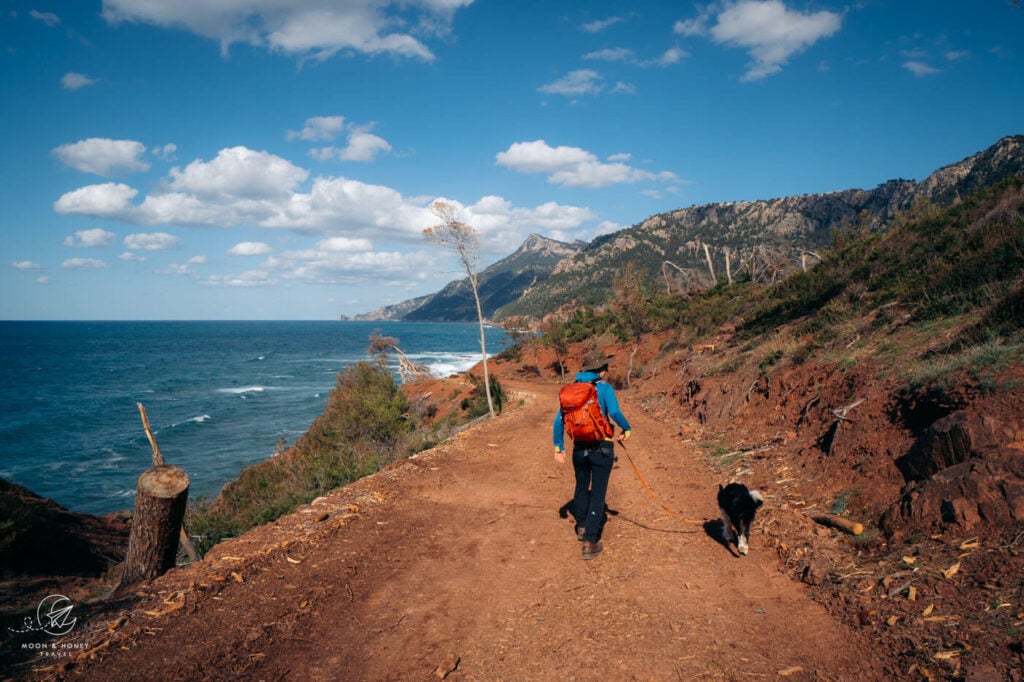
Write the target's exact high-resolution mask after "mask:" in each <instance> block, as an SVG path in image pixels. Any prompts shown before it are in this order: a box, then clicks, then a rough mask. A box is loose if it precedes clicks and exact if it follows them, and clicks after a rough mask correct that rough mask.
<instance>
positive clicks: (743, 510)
mask: <svg viewBox="0 0 1024 682" xmlns="http://www.w3.org/2000/svg"><path fill="white" fill-rule="evenodd" d="M762 504H764V498H763V497H761V493H759V492H757V491H756V490H750V489H748V488H747V486H745V485H743V484H742V483H730V484H729V485H727V486H725V487H724V488H723V487H722V484H721V483H719V484H718V510H719V511H720V512H721V513H722V528H723V531H724V533H725V542H726V544H729V543H731V542H732V541H733V540H735V541H736V547H737V548H738V549H739V551H740V554H743V555H744V556H746V554H747V550H748V545H747V541H748V540H749V539H750V524H751V523H753V522H754V514H755V513H757V508H758V507H760V506H761V505H762Z"/></svg>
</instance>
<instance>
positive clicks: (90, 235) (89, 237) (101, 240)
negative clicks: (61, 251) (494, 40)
mask: <svg viewBox="0 0 1024 682" xmlns="http://www.w3.org/2000/svg"><path fill="white" fill-rule="evenodd" d="M116 238H117V235H116V234H114V233H113V232H108V231H107V230H104V229H102V228H99V227H97V228H95V229H92V230H78V231H77V232H75V236H73V237H72V236H67V237H65V238H64V246H72V247H82V248H98V247H101V246H107V245H108V244H110V243H111V242H112V241H114V239H116Z"/></svg>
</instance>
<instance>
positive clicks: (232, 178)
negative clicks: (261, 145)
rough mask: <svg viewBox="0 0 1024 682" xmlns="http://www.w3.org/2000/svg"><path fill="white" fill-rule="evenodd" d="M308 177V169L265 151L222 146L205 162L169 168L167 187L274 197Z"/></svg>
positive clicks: (218, 195) (221, 196)
mask: <svg viewBox="0 0 1024 682" xmlns="http://www.w3.org/2000/svg"><path fill="white" fill-rule="evenodd" d="M307 177H309V171H307V170H305V169H303V168H299V167H298V166H295V165H293V164H292V163H291V162H290V161H287V160H285V159H282V158H281V157H280V156H275V155H273V154H270V153H267V152H257V151H253V150H251V149H247V148H245V147H231V148H230V149H222V150H220V152H218V153H217V158H215V159H214V160H213V161H210V162H209V163H207V162H204V161H193V162H192V163H190V164H189V165H188V166H186V167H185V169H184V170H181V169H178V168H172V169H171V182H170V187H171V189H173V190H176V191H181V192H184V193H186V194H189V195H192V196H195V197H201V198H207V199H213V200H231V199H253V200H259V199H274V198H281V197H284V196H287V195H288V193H289V192H291V191H292V190H293V189H294V188H295V186H296V185H298V184H299V183H301V182H304V181H305V180H306V178H307Z"/></svg>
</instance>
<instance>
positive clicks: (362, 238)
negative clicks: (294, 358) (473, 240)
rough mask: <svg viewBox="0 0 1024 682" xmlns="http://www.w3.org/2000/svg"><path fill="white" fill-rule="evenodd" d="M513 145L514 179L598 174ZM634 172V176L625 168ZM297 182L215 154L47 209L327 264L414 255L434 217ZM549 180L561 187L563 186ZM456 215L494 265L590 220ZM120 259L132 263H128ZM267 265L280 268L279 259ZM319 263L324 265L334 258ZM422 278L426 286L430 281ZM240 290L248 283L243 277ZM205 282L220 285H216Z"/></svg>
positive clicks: (153, 240) (168, 238) (488, 212)
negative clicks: (226, 237) (362, 255)
mask: <svg viewBox="0 0 1024 682" xmlns="http://www.w3.org/2000/svg"><path fill="white" fill-rule="evenodd" d="M520 144H522V145H527V147H526V148H521V147H516V146H513V147H510V149H509V151H508V152H505V153H504V154H505V156H503V157H502V158H506V156H507V159H506V161H505V163H506V164H508V165H509V166H510V167H514V168H515V169H516V170H519V171H521V172H544V173H548V174H555V173H558V172H562V173H568V174H570V175H571V173H572V172H573V171H575V172H576V173H577V174H581V173H582V172H583V171H582V169H581V167H582V166H583V164H586V163H588V162H589V163H591V164H595V165H597V166H598V167H600V166H603V165H606V164H601V163H600V162H598V161H597V160H596V158H595V157H594V156H593V155H592V154H589V153H588V152H585V151H584V150H580V149H574V148H569V147H555V148H550V147H547V145H546V144H544V143H543V141H538V143H520ZM531 144H532V145H533V146H532V149H531V148H530V146H529V145H531ZM616 158H617V159H619V160H621V159H623V158H624V157H621V156H617V157H616ZM616 163H618V161H616ZM634 172H635V173H643V172H642V171H635V169H634ZM626 174H628V167H627V171H626ZM669 175H671V174H669ZM644 177H655V176H654V175H653V174H647V175H645V176H644ZM307 178H308V172H307V171H306V170H304V169H302V168H299V167H297V166H295V165H293V164H291V163H290V162H288V161H286V160H284V159H281V158H280V157H276V156H274V155H271V154H268V153H266V152H253V151H252V150H248V149H245V148H233V149H229V150H222V151H221V152H220V153H219V154H218V155H217V157H216V158H215V159H213V160H209V161H206V160H197V161H194V162H193V163H191V164H189V165H188V166H186V167H185V168H184V169H179V168H175V169H172V170H171V172H170V174H169V176H168V177H167V178H166V179H164V180H163V181H161V182H159V183H155V184H154V185H153V189H152V190H151V191H150V193H149V195H148V196H144V197H143V198H142V199H141V201H136V197H137V195H138V194H139V193H138V191H137V190H135V189H134V188H132V187H129V186H128V185H125V184H120V183H106V184H100V185H88V186H85V187H81V188H79V189H76V190H73V191H70V192H68V193H67V194H65V195H63V196H62V197H60V198H59V199H58V200H57V201H56V202H55V204H54V209H55V210H56V211H57V212H59V213H63V214H75V215H85V216H90V217H97V218H113V219H117V220H120V221H123V222H126V223H129V224H134V225H144V226H158V225H174V226H181V225H196V226H208V227H215V228H217V229H230V228H232V227H236V226H240V225H244V226H248V227H261V228H266V229H283V230H290V231H292V232H295V233H298V234H301V235H315V236H317V237H319V239H320V241H319V243H318V244H317V247H316V250H317V251H318V252H321V253H324V254H335V256H337V257H340V256H342V255H344V254H352V253H355V252H361V251H365V252H371V251H372V245H373V243H375V242H377V241H384V242H392V243H396V244H404V245H406V247H407V248H415V249H416V250H417V251H421V250H423V236H422V230H423V228H425V227H427V226H428V225H432V224H433V223H435V222H436V217H435V216H434V215H433V214H432V213H430V211H429V210H428V206H429V204H430V198H429V197H406V196H403V195H402V194H401V193H400V192H398V191H397V190H395V189H393V188H391V187H387V186H383V185H375V184H369V183H366V182H361V181H359V180H354V179H351V178H347V177H317V178H314V179H313V180H312V181H311V182H310V183H309V184H308V186H307V185H306V183H305V180H306V179H307ZM559 181H560V182H564V183H565V184H569V183H570V182H571V181H572V178H569V177H566V178H565V179H564V180H563V179H559ZM460 206H461V205H460ZM462 208H464V209H465V218H466V220H467V222H469V223H470V224H472V225H474V226H475V227H477V228H478V229H480V231H481V247H482V252H484V253H494V254H497V255H502V256H503V255H507V254H508V253H509V252H510V251H511V250H512V249H515V248H516V247H517V246H518V245H519V243H521V242H522V240H523V239H525V238H526V237H527V236H528V235H529V234H530V233H532V232H536V231H538V230H541V231H543V230H547V229H550V230H555V229H557V230H578V229H580V227H581V225H582V224H583V223H585V222H588V221H592V220H594V218H595V217H596V216H595V215H594V214H593V213H592V212H591V211H590V210H589V209H586V208H582V207H577V206H566V205H561V204H557V203H554V202H550V203H547V204H543V205H541V206H537V207H533V208H530V207H513V206H512V205H511V204H510V203H509V202H507V201H506V200H504V199H500V198H497V197H485V198H484V199H481V200H480V201H479V202H477V203H476V204H472V205H468V206H464V207H462ZM123 241H124V245H125V247H126V252H127V254H134V253H138V252H146V251H152V250H159V249H169V248H174V247H175V246H178V245H179V243H180V240H179V239H178V238H177V237H175V236H173V235H171V234H167V233H164V232H149V231H147V232H140V233H137V234H129V235H127V236H126V237H124V240H123ZM264 248H266V249H268V251H269V247H267V246H266V245H265V244H263V242H257V241H253V242H242V243H241V244H236V245H235V246H234V247H232V248H231V250H230V251H229V253H230V254H231V255H265V254H266V252H264V251H263V249H264ZM123 258H125V259H132V260H134V259H135V258H134V257H133V256H123ZM271 258H277V259H278V260H280V259H281V258H282V256H280V255H278V256H272V257H271ZM268 260H270V259H268ZM293 260H294V259H293ZM329 260H331V262H334V260H336V258H334V257H332V259H329ZM346 262H348V261H346ZM406 275H408V277H406V278H405V279H406V280H408V278H409V277H415V276H416V271H409V272H407V273H406ZM427 275H428V276H429V277H431V278H432V277H434V276H435V273H434V272H433V271H432V272H430V273H427ZM274 276H275V277H277V276H283V275H280V273H278V274H275V275H274ZM244 281H246V282H247V283H249V284H251V283H252V281H253V280H250V279H249V278H246V279H245V280H244ZM255 281H258V282H260V283H266V282H267V281H268V279H264V278H256V280H255ZM211 283H217V284H225V282H224V281H219V282H213V281H211Z"/></svg>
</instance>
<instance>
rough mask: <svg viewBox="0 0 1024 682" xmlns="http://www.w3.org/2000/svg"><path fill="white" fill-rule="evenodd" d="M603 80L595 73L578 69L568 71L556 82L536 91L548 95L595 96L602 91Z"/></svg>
mask: <svg viewBox="0 0 1024 682" xmlns="http://www.w3.org/2000/svg"><path fill="white" fill-rule="evenodd" d="M603 80H604V78H603V77H602V76H601V74H599V73H598V72H597V71H593V70H591V69H579V70H577V71H570V72H569V73H568V74H566V75H565V76H563V77H562V78H559V79H558V80H556V81H553V82H551V83H548V84H546V85H542V86H540V88H538V90H540V91H541V92H543V93H547V94H549V95H566V96H569V97H571V96H575V95H596V94H597V93H599V92H601V90H602V89H604V85H603V83H602V81H603Z"/></svg>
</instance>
